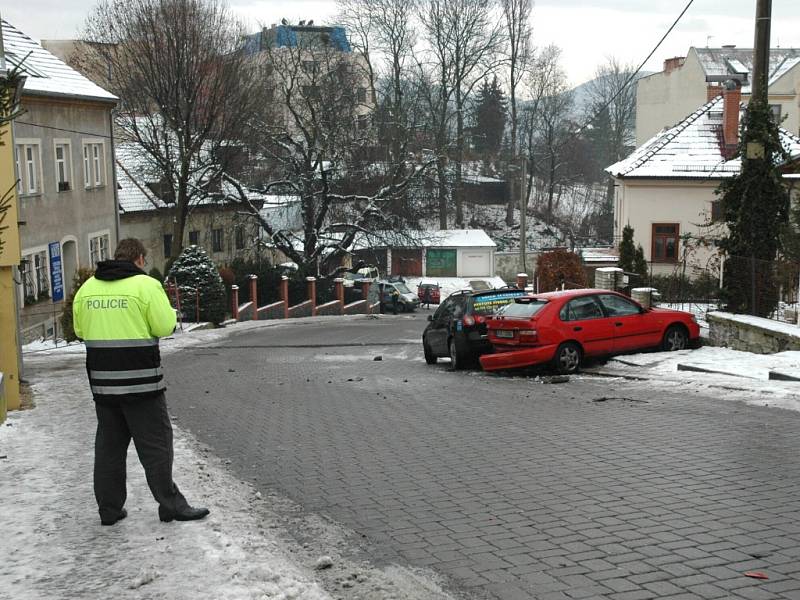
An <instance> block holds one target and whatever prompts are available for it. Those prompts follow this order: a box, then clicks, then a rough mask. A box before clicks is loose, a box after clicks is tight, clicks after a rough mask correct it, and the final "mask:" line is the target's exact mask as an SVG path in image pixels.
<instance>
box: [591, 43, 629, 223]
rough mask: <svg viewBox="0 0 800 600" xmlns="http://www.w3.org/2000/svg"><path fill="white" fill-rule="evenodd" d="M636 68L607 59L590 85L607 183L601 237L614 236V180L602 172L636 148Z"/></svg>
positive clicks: (594, 127) (595, 132) (594, 130)
mask: <svg viewBox="0 0 800 600" xmlns="http://www.w3.org/2000/svg"><path fill="white" fill-rule="evenodd" d="M635 71H636V67H634V66H633V65H623V64H622V63H620V61H619V60H618V59H617V58H615V57H613V56H612V57H610V58H608V59H607V61H606V62H605V64H602V65H600V66H599V67H598V68H597V70H596V71H595V78H594V79H593V80H592V81H591V82H590V83H589V85H588V87H587V92H588V95H589V105H588V113H589V114H588V115H587V117H588V118H590V119H593V120H592V122H591V127H592V131H591V133H592V134H593V138H594V140H595V141H596V142H597V146H598V148H597V149H598V151H599V152H600V153H601V156H602V158H603V161H602V162H603V163H604V164H602V163H601V164H600V165H599V166H600V169H601V171H600V173H599V174H598V175H599V177H601V178H602V180H603V181H604V182H605V184H606V203H605V206H604V208H603V211H602V215H603V217H601V220H602V223H601V224H600V228H601V231H600V232H599V233H600V234H601V235H604V236H605V237H608V238H609V239H610V238H611V236H612V231H611V229H612V228H613V216H612V215H613V206H614V180H613V179H612V178H611V177H609V176H608V175H607V174H606V173H605V172H604V171H602V169H605V167H607V166H609V165H612V164H614V163H616V162H618V161H620V160H622V159H623V158H625V157H626V156H627V155H628V154H630V152H631V150H632V149H633V146H634V139H635V138H634V130H635V126H636V82H635V80H634V79H632V75H633V74H634V72H635Z"/></svg>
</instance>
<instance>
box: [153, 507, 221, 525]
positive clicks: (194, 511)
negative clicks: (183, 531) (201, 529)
mask: <svg viewBox="0 0 800 600" xmlns="http://www.w3.org/2000/svg"><path fill="white" fill-rule="evenodd" d="M209 512H211V511H209V510H208V509H207V508H194V507H192V506H187V507H186V508H184V509H183V510H182V511H180V512H177V513H174V514H171V515H165V514H164V513H162V512H161V511H160V510H159V511H158V518H159V519H161V520H162V521H164V523H169V522H170V521H197V520H198V519H202V518H204V517H206V516H207V515H208V513H209Z"/></svg>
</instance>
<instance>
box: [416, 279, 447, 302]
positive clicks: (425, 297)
mask: <svg viewBox="0 0 800 600" xmlns="http://www.w3.org/2000/svg"><path fill="white" fill-rule="evenodd" d="M417 298H419V303H420V304H425V305H430V304H440V303H441V302H442V291H441V289H440V288H439V284H438V283H430V282H422V283H420V284H419V285H418V286H417Z"/></svg>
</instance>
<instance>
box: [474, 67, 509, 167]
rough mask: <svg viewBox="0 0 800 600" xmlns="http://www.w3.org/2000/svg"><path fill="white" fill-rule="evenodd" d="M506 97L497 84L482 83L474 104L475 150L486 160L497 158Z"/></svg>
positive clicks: (505, 112)
mask: <svg viewBox="0 0 800 600" xmlns="http://www.w3.org/2000/svg"><path fill="white" fill-rule="evenodd" d="M507 112H508V108H507V106H506V97H505V94H504V93H503V90H502V88H501V87H500V85H499V84H498V83H497V77H496V76H495V78H494V79H493V80H492V83H491V84H490V83H488V82H486V81H484V82H483V86H481V89H480V91H479V92H478V100H477V102H476V103H475V150H477V151H478V152H479V153H480V154H482V155H484V157H486V158H490V157H494V156H497V155H498V153H499V152H500V146H501V145H502V143H503V132H504V131H505V127H506V115H507Z"/></svg>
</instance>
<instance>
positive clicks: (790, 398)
mask: <svg viewBox="0 0 800 600" xmlns="http://www.w3.org/2000/svg"><path fill="white" fill-rule="evenodd" d="M679 366H680V367H681V368H680V369H679ZM687 368H688V369H695V370H682V369H687ZM770 371H780V372H786V373H790V374H795V375H797V374H800V352H780V353H778V354H753V353H751V352H740V351H738V350H731V349H730V348H719V347H714V346H704V347H702V348H699V349H696V350H681V351H678V352H646V353H641V354H630V355H624V356H618V357H616V358H613V359H611V360H609V361H608V362H607V363H606V364H604V365H602V366H596V367H595V366H590V367H588V368H587V369H586V372H588V373H602V374H605V375H611V376H620V377H632V378H641V379H644V380H646V385H647V386H648V387H653V386H669V387H675V386H678V387H683V388H685V389H695V390H696V389H704V390H706V391H709V392H711V393H713V394H716V395H718V396H719V397H720V398H723V399H731V400H742V399H744V400H745V401H746V402H747V403H748V404H754V405H758V406H773V407H778V408H785V409H788V410H795V411H800V382H793V381H776V380H770V379H769V372H770ZM719 390H727V392H725V393H721V394H720V393H719ZM733 390H736V391H737V392H740V393H737V394H730V393H729V391H733Z"/></svg>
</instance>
